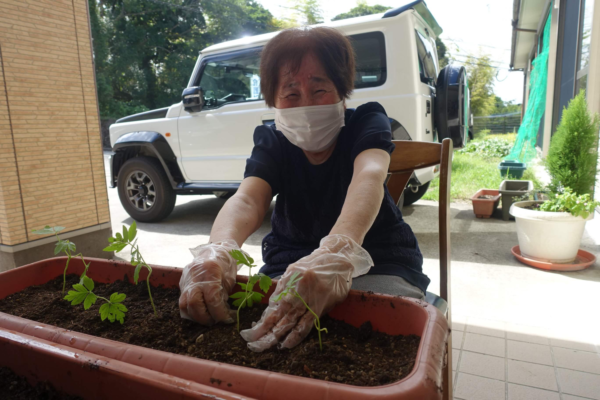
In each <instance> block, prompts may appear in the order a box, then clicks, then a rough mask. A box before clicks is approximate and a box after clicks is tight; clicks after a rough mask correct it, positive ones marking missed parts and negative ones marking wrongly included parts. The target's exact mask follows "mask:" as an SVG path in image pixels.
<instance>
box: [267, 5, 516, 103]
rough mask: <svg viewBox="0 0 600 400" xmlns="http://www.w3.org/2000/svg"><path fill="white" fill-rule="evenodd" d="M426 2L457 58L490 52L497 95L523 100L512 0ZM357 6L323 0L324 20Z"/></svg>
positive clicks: (283, 8) (274, 9) (279, 9)
mask: <svg viewBox="0 0 600 400" xmlns="http://www.w3.org/2000/svg"><path fill="white" fill-rule="evenodd" d="M258 1H259V2H260V3H261V4H262V5H263V6H264V7H265V8H267V9H268V10H269V11H270V12H271V13H272V14H273V15H274V16H275V17H277V18H282V17H285V16H286V14H287V13H289V3H288V1H289V0H258ZM407 3H409V1H407V0H367V4H369V5H375V4H381V5H384V6H390V7H393V8H396V7H400V6H402V5H404V4H407ZM426 3H427V6H428V7H429V9H430V10H431V13H432V14H433V16H434V17H435V18H436V20H437V21H438V23H439V24H440V26H441V27H442V29H443V30H444V32H443V33H442V35H441V36H440V38H441V39H442V40H443V41H444V43H446V46H448V48H449V51H450V53H452V54H453V55H455V56H456V60H464V59H465V58H464V56H465V55H468V54H474V55H476V56H477V55H479V54H489V55H490V56H491V59H492V62H491V65H493V66H494V67H496V80H495V82H494V91H495V93H496V95H498V96H500V97H501V98H502V99H503V100H505V101H510V100H512V101H514V102H516V103H521V101H522V99H523V73H522V72H519V71H515V72H510V71H509V63H510V45H511V37H512V36H511V35H512V30H511V19H512V5H513V0H454V1H451V0H426ZM355 6H356V2H355V0H321V9H322V11H323V17H324V18H325V21H329V20H331V18H333V17H334V16H336V15H338V14H341V13H344V12H347V11H349V10H350V9H351V8H353V7H355ZM466 67H467V69H468V67H469V66H468V65H467V66H466Z"/></svg>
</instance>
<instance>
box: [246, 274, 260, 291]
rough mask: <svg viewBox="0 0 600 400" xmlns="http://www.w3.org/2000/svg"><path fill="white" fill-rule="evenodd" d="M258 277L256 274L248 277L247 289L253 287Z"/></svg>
mask: <svg viewBox="0 0 600 400" xmlns="http://www.w3.org/2000/svg"><path fill="white" fill-rule="evenodd" d="M259 279H260V276H258V275H252V276H251V277H250V279H248V291H250V290H252V289H253V288H254V285H256V282H258V280H259Z"/></svg>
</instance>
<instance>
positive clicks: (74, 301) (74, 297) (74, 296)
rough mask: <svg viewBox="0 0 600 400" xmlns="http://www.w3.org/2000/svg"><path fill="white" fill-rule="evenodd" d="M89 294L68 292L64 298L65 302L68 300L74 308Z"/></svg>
mask: <svg viewBox="0 0 600 400" xmlns="http://www.w3.org/2000/svg"><path fill="white" fill-rule="evenodd" d="M88 293H89V292H85V293H82V292H76V291H74V290H69V293H68V294H67V295H66V296H65V300H69V301H70V302H71V305H72V306H76V305H78V304H81V303H83V302H84V300H85V298H86V297H87V295H88Z"/></svg>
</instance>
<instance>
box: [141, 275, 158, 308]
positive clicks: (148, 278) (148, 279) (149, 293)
mask: <svg viewBox="0 0 600 400" xmlns="http://www.w3.org/2000/svg"><path fill="white" fill-rule="evenodd" d="M144 265H146V264H145V263H144ZM146 267H147V268H148V277H147V278H146V284H147V285H148V296H150V303H152V309H153V310H154V316H155V317H156V316H158V313H157V312H156V307H155V306H154V300H153V299H152V292H151V291H150V275H152V268H150V267H149V266H148V265H146Z"/></svg>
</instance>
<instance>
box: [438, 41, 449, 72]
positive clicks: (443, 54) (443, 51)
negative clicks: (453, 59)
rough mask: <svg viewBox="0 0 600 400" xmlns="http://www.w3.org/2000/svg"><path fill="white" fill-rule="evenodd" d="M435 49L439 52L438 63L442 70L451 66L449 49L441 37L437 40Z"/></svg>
mask: <svg viewBox="0 0 600 400" xmlns="http://www.w3.org/2000/svg"><path fill="white" fill-rule="evenodd" d="M435 47H436V50H437V56H438V61H439V63H440V69H442V68H444V67H445V66H446V65H448V64H449V62H450V61H449V60H448V48H447V47H446V44H445V43H444V42H443V41H442V39H440V38H439V37H436V38H435Z"/></svg>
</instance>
